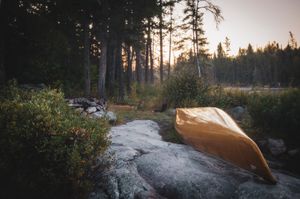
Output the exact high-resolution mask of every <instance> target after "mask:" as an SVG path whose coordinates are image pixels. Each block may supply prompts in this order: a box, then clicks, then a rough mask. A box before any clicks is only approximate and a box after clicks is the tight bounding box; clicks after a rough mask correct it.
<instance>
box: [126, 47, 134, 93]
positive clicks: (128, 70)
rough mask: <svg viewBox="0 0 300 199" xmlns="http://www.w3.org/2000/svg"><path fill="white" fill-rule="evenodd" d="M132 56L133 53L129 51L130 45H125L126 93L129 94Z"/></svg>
mask: <svg viewBox="0 0 300 199" xmlns="http://www.w3.org/2000/svg"><path fill="white" fill-rule="evenodd" d="M132 57H133V53H131V46H130V45H128V47H127V71H126V74H127V85H126V87H127V94H128V95H130V94H131V80H132Z"/></svg>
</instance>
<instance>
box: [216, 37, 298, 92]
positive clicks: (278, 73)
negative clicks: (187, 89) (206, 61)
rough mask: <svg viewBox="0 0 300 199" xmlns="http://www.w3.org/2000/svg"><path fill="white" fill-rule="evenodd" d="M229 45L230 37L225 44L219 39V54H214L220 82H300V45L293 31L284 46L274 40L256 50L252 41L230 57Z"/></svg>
mask: <svg viewBox="0 0 300 199" xmlns="http://www.w3.org/2000/svg"><path fill="white" fill-rule="evenodd" d="M226 44H227V45H226ZM228 47H229V46H228V40H227V42H225V45H222V43H219V45H218V49H217V54H215V55H214V56H213V58H212V62H213V65H214V67H215V68H214V71H215V77H216V80H217V81H218V83H223V84H231V85H241V86H245V85H261V86H263V85H269V86H275V87H280V86H283V87H287V86H299V85H300V48H299V47H297V42H296V40H295V38H294V36H293V34H292V33H291V32H290V39H289V42H288V45H287V46H286V47H284V48H282V47H280V45H279V44H278V43H277V42H272V43H269V44H267V45H266V46H265V47H263V48H258V49H257V50H254V49H253V47H252V45H251V44H249V45H248V47H247V49H241V48H240V49H239V52H238V55H237V56H236V57H230V56H228V51H229V50H230V49H228Z"/></svg>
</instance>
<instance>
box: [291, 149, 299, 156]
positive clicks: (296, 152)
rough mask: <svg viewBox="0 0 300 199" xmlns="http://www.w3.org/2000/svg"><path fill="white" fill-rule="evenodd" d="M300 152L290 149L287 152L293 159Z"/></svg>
mask: <svg viewBox="0 0 300 199" xmlns="http://www.w3.org/2000/svg"><path fill="white" fill-rule="evenodd" d="M299 152H300V150H299V149H292V150H289V151H288V154H289V156H291V157H293V156H295V155H297V154H299Z"/></svg>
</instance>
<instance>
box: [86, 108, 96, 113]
mask: <svg viewBox="0 0 300 199" xmlns="http://www.w3.org/2000/svg"><path fill="white" fill-rule="evenodd" d="M86 112H87V113H89V114H92V113H95V112H97V108H96V107H88V108H87V109H86Z"/></svg>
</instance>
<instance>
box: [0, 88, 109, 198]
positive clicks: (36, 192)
mask: <svg viewBox="0 0 300 199" xmlns="http://www.w3.org/2000/svg"><path fill="white" fill-rule="evenodd" d="M107 131H108V126H107V125H106V123H105V122H104V121H96V120H89V119H86V118H82V117H80V116H79V115H78V114H75V112H74V111H73V110H71V109H70V108H69V107H68V106H67V104H66V103H65V100H64V96H63V94H62V93H61V92H59V91H56V90H43V91H39V92H33V91H26V92H25V91H22V90H19V89H18V88H16V87H15V86H10V88H8V89H5V90H4V91H2V93H1V98H0V146H1V148H0V159H1V161H0V181H1V185H2V187H1V189H2V190H3V191H1V193H0V196H1V198H7V197H11V198H13V197H17V198H19V197H25V198H27V197H30V198H80V197H84V194H85V193H86V191H88V189H89V188H90V187H91V186H90V185H91V183H90V178H89V174H90V173H91V166H92V165H93V164H94V163H95V160H96V157H97V156H98V155H100V154H101V153H102V152H103V151H104V150H105V149H106V148H107V145H108V140H107V135H106V132H107ZM1 194H2V195H1Z"/></svg>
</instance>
